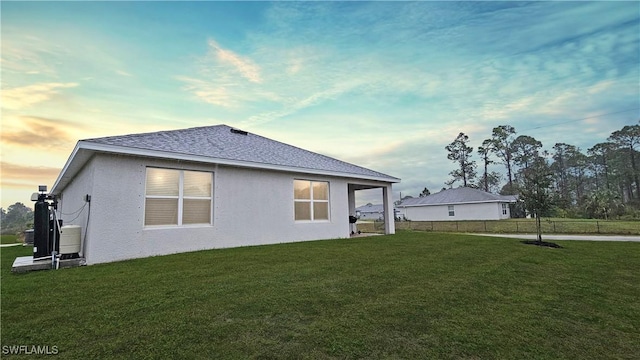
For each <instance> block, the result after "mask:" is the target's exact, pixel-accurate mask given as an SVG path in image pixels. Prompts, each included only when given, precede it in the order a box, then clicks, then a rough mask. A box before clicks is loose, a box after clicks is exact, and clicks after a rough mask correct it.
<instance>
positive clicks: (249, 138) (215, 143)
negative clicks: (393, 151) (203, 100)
mask: <svg viewBox="0 0 640 360" xmlns="http://www.w3.org/2000/svg"><path fill="white" fill-rule="evenodd" d="M232 129H233V128H232V127H230V126H227V125H216V126H206V127H196V128H190V129H183V130H172V131H160V132H153V133H144V134H132V135H123V136H110V137H103V138H96V139H86V140H81V143H82V142H84V143H93V144H101V145H111V146H117V147H121V148H123V149H124V150H126V149H142V150H151V151H159V152H163V153H168V154H179V155H190V156H202V157H208V158H212V159H225V160H231V161H236V162H242V163H255V164H267V165H277V166H283V167H287V168H296V169H300V171H304V170H305V169H307V170H318V171H326V172H332V173H342V174H345V175H350V176H354V175H355V176H365V177H370V178H380V179H384V180H387V181H393V182H395V181H398V180H399V179H397V178H394V177H392V176H389V175H386V174H383V173H380V172H377V171H373V170H370V169H366V168H363V167H360V166H357V165H353V164H350V163H347V162H344V161H340V160H337V159H334V158H331V157H328V156H325V155H321V154H318V153H314V152H311V151H308V150H304V149H301V148H298V147H295V146H291V145H287V144H284V143H281V142H278V141H275V140H271V139H267V138H265V137H262V136H259V135H255V134H251V133H247V134H246V135H244V134H241V133H237V132H232V131H231V130H232ZM124 152H126V151H124ZM169 157H170V156H169Z"/></svg>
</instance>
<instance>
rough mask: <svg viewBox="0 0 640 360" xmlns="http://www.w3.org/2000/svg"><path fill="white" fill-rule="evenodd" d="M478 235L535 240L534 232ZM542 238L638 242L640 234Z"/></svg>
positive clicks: (543, 237) (547, 236)
mask: <svg viewBox="0 0 640 360" xmlns="http://www.w3.org/2000/svg"><path fill="white" fill-rule="evenodd" d="M474 235H480V236H493V237H504V238H511V239H527V240H535V239H536V235H535V234H474ZM542 240H586V241H635V242H640V236H622V235H547V234H542Z"/></svg>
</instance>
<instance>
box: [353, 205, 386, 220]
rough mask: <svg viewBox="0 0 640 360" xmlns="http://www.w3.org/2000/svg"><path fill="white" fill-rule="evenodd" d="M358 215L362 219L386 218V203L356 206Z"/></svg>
mask: <svg viewBox="0 0 640 360" xmlns="http://www.w3.org/2000/svg"><path fill="white" fill-rule="evenodd" d="M356 216H357V217H358V218H359V219H360V220H381V219H384V205H381V204H376V205H374V204H371V203H369V204H367V205H363V206H360V207H357V208H356Z"/></svg>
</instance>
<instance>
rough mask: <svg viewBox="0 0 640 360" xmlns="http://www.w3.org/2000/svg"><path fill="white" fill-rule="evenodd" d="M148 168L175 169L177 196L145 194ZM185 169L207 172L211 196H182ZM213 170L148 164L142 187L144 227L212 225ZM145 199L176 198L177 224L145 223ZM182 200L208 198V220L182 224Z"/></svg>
mask: <svg viewBox="0 0 640 360" xmlns="http://www.w3.org/2000/svg"><path fill="white" fill-rule="evenodd" d="M148 169H159V170H169V171H177V172H178V178H179V180H178V196H175V195H147V176H148ZM185 171H189V172H201V173H205V174H209V176H211V190H210V193H211V196H206V197H205V196H184V173H185ZM213 181H214V177H213V172H210V171H200V170H189V169H172V168H162V167H155V166H148V167H147V168H146V169H145V188H144V207H143V222H142V224H143V226H144V227H145V228H167V227H198V226H212V225H213ZM147 199H177V200H178V223H177V224H164V225H146V222H147V219H146V216H147ZM184 200H209V206H210V209H209V222H208V223H199V224H183V223H182V221H183V211H184Z"/></svg>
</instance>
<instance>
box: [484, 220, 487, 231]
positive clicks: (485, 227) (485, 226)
mask: <svg viewBox="0 0 640 360" xmlns="http://www.w3.org/2000/svg"><path fill="white" fill-rule="evenodd" d="M484 232H487V220H485V221H484Z"/></svg>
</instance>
